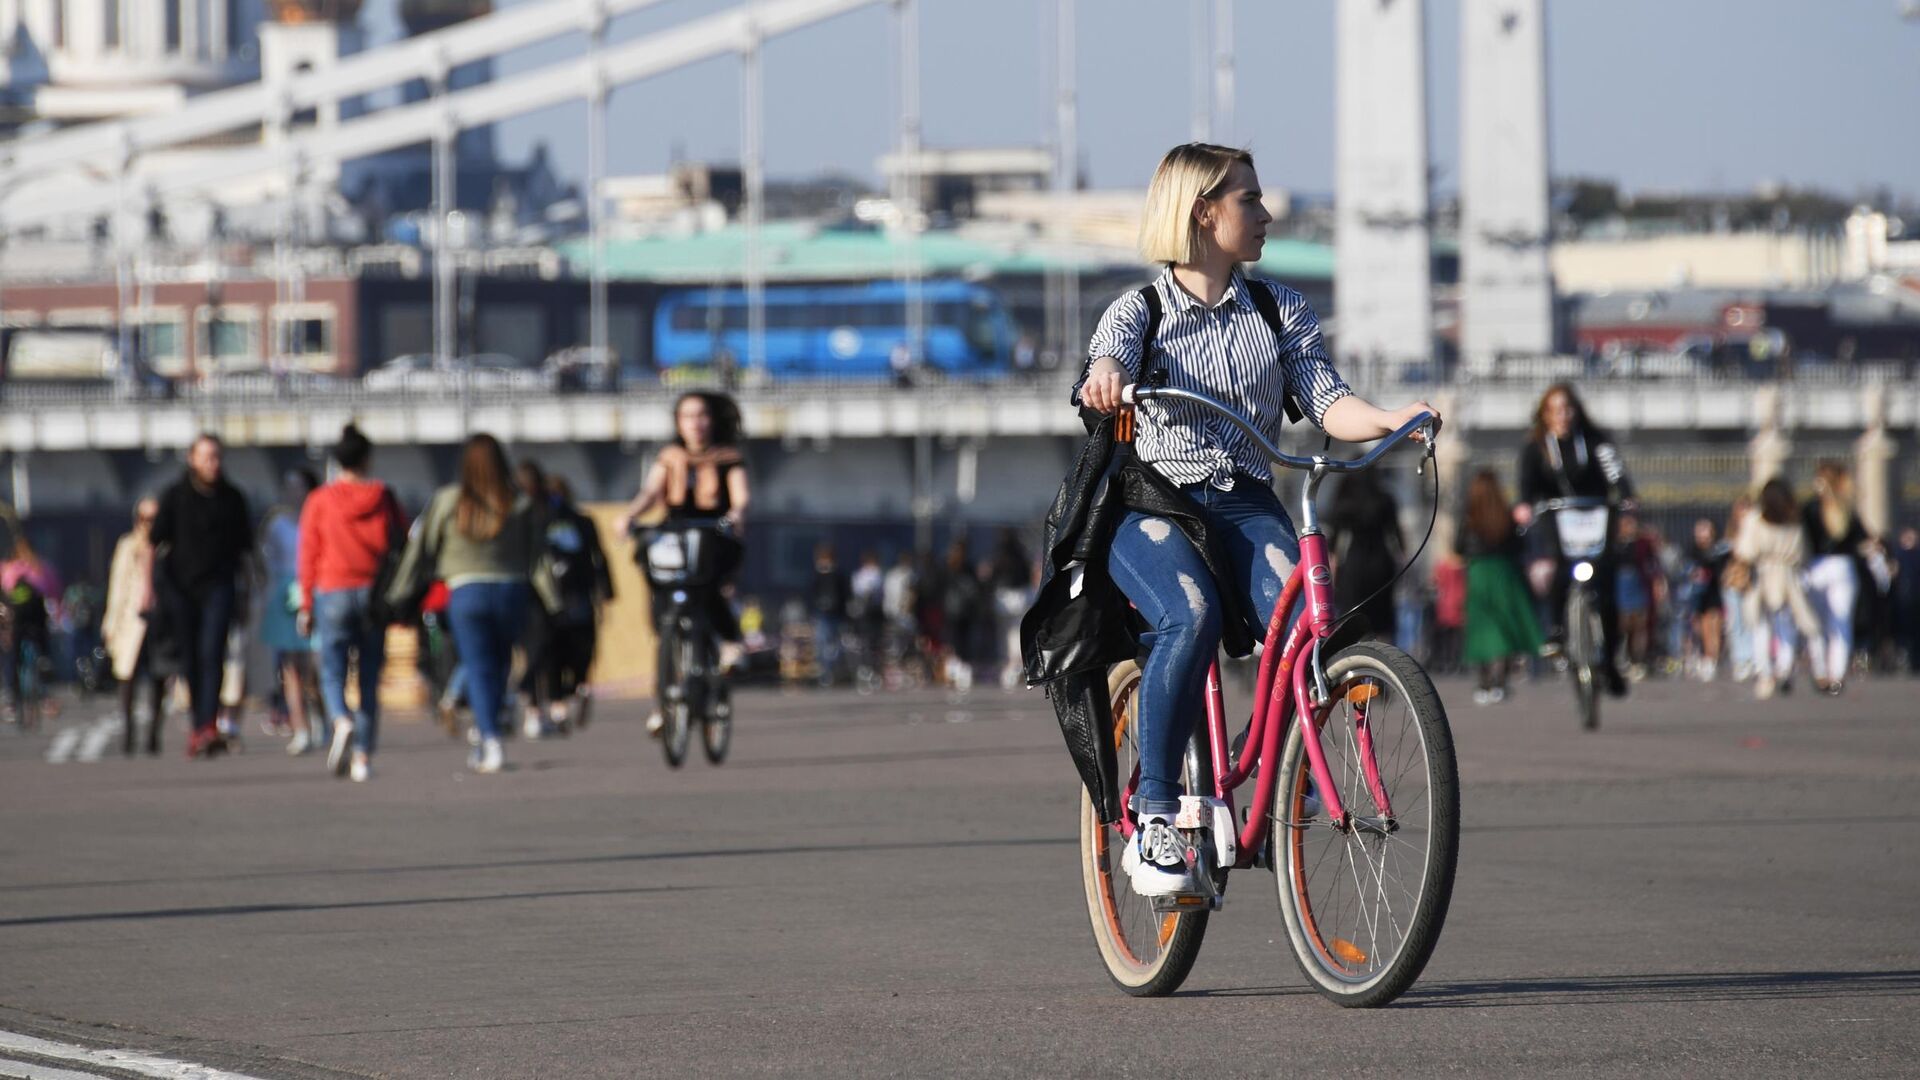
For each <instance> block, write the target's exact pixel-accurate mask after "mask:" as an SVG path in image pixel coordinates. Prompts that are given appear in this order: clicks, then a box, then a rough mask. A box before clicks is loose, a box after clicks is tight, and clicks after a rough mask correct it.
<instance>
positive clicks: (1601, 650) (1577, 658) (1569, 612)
mask: <svg viewBox="0 0 1920 1080" xmlns="http://www.w3.org/2000/svg"><path fill="white" fill-rule="evenodd" d="M1533 515H1534V516H1533V520H1534V521H1536V522H1538V521H1542V520H1545V519H1546V517H1547V516H1548V515H1551V516H1552V519H1553V531H1554V535H1555V536H1556V537H1557V542H1558V543H1559V545H1560V566H1561V568H1559V569H1556V573H1563V574H1566V575H1567V576H1568V577H1569V578H1570V579H1571V580H1569V581H1568V582H1567V609H1566V613H1565V614H1566V623H1565V625H1566V628H1567V640H1566V645H1565V647H1564V648H1563V649H1562V651H1561V656H1560V662H1561V664H1563V665H1564V666H1565V668H1566V670H1567V674H1568V675H1569V676H1571V677H1572V682H1573V700H1574V707H1575V708H1577V709H1578V710H1579V715H1580V726H1581V727H1583V728H1585V729H1587V730H1588V731H1593V730H1595V729H1596V728H1598V727H1599V726H1600V696H1601V694H1602V692H1603V691H1602V690H1601V687H1600V679H1601V665H1602V664H1610V663H1612V662H1613V658H1612V657H1610V656H1608V655H1607V637H1606V631H1605V628H1604V626H1603V625H1602V623H1601V621H1600V595H1599V592H1598V590H1597V586H1596V585H1595V582H1594V579H1595V577H1596V576H1597V574H1596V564H1597V563H1598V562H1599V561H1600V560H1601V559H1603V558H1605V557H1606V554H1607V547H1608V545H1609V544H1610V543H1611V541H1612V537H1613V507H1612V505H1611V504H1610V503H1608V502H1607V500H1606V499H1603V498H1598V497H1591V496H1579V497H1574V498H1566V499H1548V500H1546V501H1544V502H1540V503H1536V504H1534V507H1533Z"/></svg>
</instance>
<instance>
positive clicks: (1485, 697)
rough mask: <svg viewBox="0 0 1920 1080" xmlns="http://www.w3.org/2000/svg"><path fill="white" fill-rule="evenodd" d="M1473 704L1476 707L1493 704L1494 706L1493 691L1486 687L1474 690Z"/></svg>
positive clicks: (1478, 687)
mask: <svg viewBox="0 0 1920 1080" xmlns="http://www.w3.org/2000/svg"><path fill="white" fill-rule="evenodd" d="M1473 703H1474V704H1475V705H1491V704H1493V691H1491V690H1488V689H1487V688H1486V687H1484V686H1477V687H1474V690H1473Z"/></svg>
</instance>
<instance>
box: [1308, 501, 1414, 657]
mask: <svg viewBox="0 0 1920 1080" xmlns="http://www.w3.org/2000/svg"><path fill="white" fill-rule="evenodd" d="M1326 527H1327V539H1328V545H1329V547H1330V548H1331V551H1332V555H1333V559H1334V565H1335V573H1334V578H1333V597H1334V603H1335V604H1336V605H1337V606H1338V607H1339V609H1340V610H1341V611H1359V612H1360V615H1359V618H1360V619H1362V620H1364V621H1365V622H1366V627H1367V633H1368V634H1369V635H1370V636H1372V637H1376V638H1380V639H1382V640H1387V641H1391V640H1392V639H1393V633H1394V617H1393V600H1394V597H1393V591H1392V590H1391V589H1388V588H1386V585H1387V583H1388V582H1390V581H1392V580H1393V576H1394V574H1396V573H1397V572H1399V569H1400V560H1401V558H1402V557H1403V556H1404V554H1405V552H1406V543H1405V541H1404V540H1403V539H1402V537H1401V535H1400V506H1399V504H1398V503H1396V502H1395V501H1394V498H1393V495H1392V494H1390V493H1389V492H1388V491H1387V489H1386V488H1385V487H1384V486H1382V485H1381V483H1380V474H1379V473H1377V472H1374V471H1371V470H1369V471H1367V472H1357V473H1350V474H1348V475H1347V477H1346V478H1345V479H1344V480H1342V481H1341V482H1340V489H1339V490H1338V491H1336V492H1335V493H1334V496H1333V505H1332V506H1331V507H1329V508H1328V511H1327V517H1326Z"/></svg>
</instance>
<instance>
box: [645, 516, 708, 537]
mask: <svg viewBox="0 0 1920 1080" xmlns="http://www.w3.org/2000/svg"><path fill="white" fill-rule="evenodd" d="M661 529H712V530H713V531H714V532H717V533H721V534H723V535H727V536H731V535H732V534H733V519H732V518H727V517H717V516H716V517H689V518H681V519H680V520H678V521H659V522H655V523H654V524H652V525H642V524H640V523H639V522H634V523H633V524H630V525H628V526H627V535H628V536H639V535H640V534H641V533H645V532H658V531H659V530H661Z"/></svg>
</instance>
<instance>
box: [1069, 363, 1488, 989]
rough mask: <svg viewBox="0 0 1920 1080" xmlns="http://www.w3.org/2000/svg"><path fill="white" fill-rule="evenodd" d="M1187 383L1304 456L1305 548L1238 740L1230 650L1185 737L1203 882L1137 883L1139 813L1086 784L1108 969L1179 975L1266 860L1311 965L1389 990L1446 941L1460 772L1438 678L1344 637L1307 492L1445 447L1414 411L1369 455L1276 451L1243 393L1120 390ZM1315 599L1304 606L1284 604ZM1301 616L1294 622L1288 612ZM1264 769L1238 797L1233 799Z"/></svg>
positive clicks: (1117, 683)
mask: <svg viewBox="0 0 1920 1080" xmlns="http://www.w3.org/2000/svg"><path fill="white" fill-rule="evenodd" d="M1156 399H1158V400H1179V401H1186V402H1192V403H1195V404H1199V405H1202V406H1205V407H1207V408H1210V409H1212V410H1214V411H1216V412H1219V413H1220V414H1221V415H1222V416H1223V417H1224V418H1225V419H1226V420H1228V421H1230V422H1232V423H1233V424H1235V425H1236V426H1237V427H1239V428H1240V430H1241V431H1243V432H1245V433H1246V434H1247V436H1248V437H1249V438H1251V439H1252V440H1253V442H1254V445H1256V446H1258V447H1260V448H1261V449H1262V450H1263V451H1265V452H1266V453H1267V455H1268V456H1269V457H1271V458H1272V459H1273V460H1274V461H1275V462H1277V463H1278V464H1280V465H1282V466H1285V467H1287V468H1291V469H1298V470H1301V471H1303V472H1305V473H1306V474H1307V480H1306V483H1305V486H1304V492H1303V495H1302V498H1301V518H1300V525H1301V528H1300V531H1299V540H1300V561H1299V565H1298V566H1297V567H1296V568H1295V569H1294V571H1293V573H1292V575H1291V576H1290V577H1289V578H1288V579H1287V583H1286V587H1285V589H1284V591H1283V592H1282V593H1281V596H1280V599H1279V602H1278V603H1277V604H1276V606H1275V607H1274V611H1273V616H1272V618H1271V619H1270V620H1269V621H1268V624H1267V628H1266V635H1265V645H1264V648H1263V650H1262V652H1261V655H1260V662H1259V669H1258V676H1257V677H1256V679H1255V688H1254V705H1253V711H1252V715H1251V716H1250V717H1249V720H1248V724H1247V727H1246V729H1245V731H1244V732H1243V733H1242V734H1241V736H1240V737H1239V739H1238V740H1234V739H1231V738H1230V737H1229V734H1228V730H1227V718H1226V705H1225V698H1224V695H1223V693H1222V690H1221V681H1220V665H1219V662H1218V660H1217V659H1216V660H1215V661H1214V663H1213V664H1212V666H1211V667H1210V668H1209V670H1208V672H1207V681H1206V692H1205V700H1204V707H1205V719H1204V722H1203V723H1200V724H1197V725H1196V732H1195V734H1194V736H1193V739H1192V741H1191V742H1190V743H1189V745H1188V748H1187V752H1186V763H1185V768H1184V770H1183V772H1184V776H1183V779H1184V782H1185V788H1186V791H1187V792H1188V794H1187V795H1185V796H1183V797H1182V799H1181V806H1180V814H1179V817H1178V818H1177V819H1176V821H1175V827H1176V828H1179V829H1181V830H1182V832H1183V835H1185V837H1186V839H1187V840H1188V842H1189V844H1190V845H1191V847H1192V850H1193V852H1194V853H1195V854H1194V857H1195V859H1196V860H1197V863H1196V865H1195V866H1194V868H1193V869H1194V871H1195V873H1194V878H1195V880H1196V882H1197V883H1198V885H1199V889H1200V891H1199V892H1197V893H1194V894H1188V895H1175V896H1166V897H1154V898H1148V897H1143V896H1140V895H1138V894H1136V893H1134V892H1133V891H1132V888H1131V886H1130V885H1129V882H1128V876H1127V873H1126V871H1125V870H1124V869H1123V868H1122V865H1121V857H1122V854H1123V853H1124V852H1125V851H1126V848H1127V845H1128V844H1129V843H1130V842H1131V840H1132V836H1133V831H1134V828H1135V822H1134V820H1133V818H1132V816H1131V814H1130V813H1129V812H1126V811H1124V810H1123V812H1122V813H1121V815H1120V819H1119V820H1118V821H1114V822H1111V823H1103V822H1101V821H1100V815H1099V811H1098V808H1097V807H1096V806H1095V804H1094V802H1093V800H1092V798H1091V797H1089V796H1088V795H1087V794H1086V793H1085V791H1084V789H1083V791H1082V795H1081V806H1080V858H1081V868H1082V877H1083V882H1084V885H1085V889H1086V898H1087V911H1088V915H1089V918H1090V919H1091V921H1092V923H1093V932H1094V939H1095V941H1096V943H1097V945H1098V947H1099V951H1100V955H1101V959H1102V960H1103V961H1104V962H1105V964H1106V967H1107V971H1108V974H1109V975H1111V976H1112V978H1113V981H1114V982H1115V983H1116V984H1117V985H1118V986H1119V987H1120V988H1121V989H1122V990H1123V991H1125V992H1126V993H1128V994H1132V995H1135V996H1156V995H1164V994H1169V993H1172V992H1173V991H1174V990H1175V989H1177V988H1178V987H1179V986H1180V984H1181V982H1182V981H1183V980H1185V979H1186V977H1187V974H1188V972H1189V971H1190V970H1191V969H1192V967H1193V963H1194V960H1195V958H1196V957H1197V956H1198V955H1199V952H1200V945H1201V942H1202V940H1203V938H1204V937H1205V934H1206V929H1207V920H1208V918H1209V917H1210V916H1211V915H1212V913H1213V912H1214V911H1217V910H1219V909H1220V907H1221V906H1222V904H1223V902H1224V900H1225V897H1226V887H1227V878H1228V874H1229V873H1230V872H1231V871H1233V870H1247V869H1252V868H1254V867H1265V868H1267V869H1269V870H1271V871H1273V875H1274V881H1275V883H1276V886H1277V891H1278V900H1279V906H1280V915H1281V919H1282V921H1283V922H1284V923H1285V925H1286V929H1287V938H1288V943H1289V945H1290V946H1291V948H1292V951H1293V954H1294V956H1295V958H1296V959H1297V960H1298V961H1299V964H1300V969H1301V971H1302V972H1303V973H1305V975H1306V976H1307V979H1308V981H1309V982H1310V983H1312V985H1313V987H1314V988H1315V989H1316V990H1318V991H1319V992H1320V993H1321V994H1322V995H1324V996H1326V997H1328V998H1330V999H1332V1000H1333V1001H1335V1002H1337V1003H1339V1004H1341V1005H1343V1006H1348V1007H1370V1006H1378V1005H1384V1004H1386V1003H1388V1002H1390V1001H1392V1000H1393V999H1395V998H1396V997H1398V996H1399V995H1400V994H1401V993H1402V992H1404V991H1405V990H1406V989H1407V988H1408V987H1409V986H1411V985H1412V984H1413V982H1414V980H1415V979H1416V978H1418V977H1419V975H1420V972H1421V970H1422V969H1423V968H1424V967H1425V966H1426V963H1427V960H1428V958H1429V957H1431V956H1432V954H1433V949H1434V946H1435V944H1436V943H1437V942H1438V941H1439V937H1440V930H1441V927H1442V925H1443V924H1444V923H1445V921H1446V914H1447V906H1448V902H1449V900H1450V899H1451V897H1452V893H1453V878H1454V867H1455V861H1456V858H1457V855H1458V850H1459V834H1460V798H1459V779H1458V772H1457V769H1456V765H1455V761H1454V751H1453V738H1452V735H1451V733H1450V731H1449V729H1448V726H1447V715H1446V710H1445V708H1444V706H1443V705H1442V704H1441V701H1440V697H1439V694H1438V693H1436V692H1435V690H1434V688H1433V683H1432V682H1431V681H1430V680H1429V679H1428V677H1427V674H1426V672H1425V671H1423V670H1422V669H1421V668H1420V666H1419V664H1418V663H1416V662H1415V661H1414V660H1413V658H1412V657H1410V656H1408V655H1407V654H1405V653H1404V652H1401V651H1400V650H1399V649H1396V648H1394V647H1393V646H1391V645H1386V644H1382V643H1378V642H1372V641H1364V642H1358V643H1355V644H1351V645H1346V646H1344V647H1336V646H1335V645H1334V644H1333V641H1332V639H1333V635H1334V632H1335V630H1336V629H1337V627H1338V623H1339V616H1338V613H1337V612H1336V610H1335V608H1334V602H1333V574H1332V570H1331V567H1330V565H1329V563H1328V558H1327V543H1326V538H1325V537H1324V535H1322V533H1321V531H1320V525H1319V514H1318V511H1317V508H1316V506H1315V499H1316V497H1317V495H1318V493H1319V488H1320V482H1321V481H1322V480H1323V479H1324V478H1325V477H1326V476H1328V475H1329V474H1332V473H1349V472H1359V471H1361V470H1364V469H1368V468H1371V467H1372V466H1373V464H1374V463H1375V462H1377V461H1378V460H1379V459H1380V458H1381V456H1382V455H1384V454H1385V453H1386V452H1387V451H1388V450H1389V449H1391V448H1392V447H1393V446H1395V445H1397V444H1398V443H1400V442H1401V441H1403V440H1405V439H1407V438H1408V437H1410V436H1413V435H1415V434H1416V433H1418V434H1420V435H1421V436H1422V437H1423V438H1424V440H1425V443H1426V454H1427V461H1426V462H1423V463H1422V471H1424V469H1425V467H1426V465H1427V463H1428V462H1430V461H1431V458H1432V454H1433V445H1434V443H1433V439H1434V434H1435V425H1434V424H1433V417H1432V415H1431V414H1422V416H1420V417H1417V418H1415V419H1414V420H1412V421H1409V422H1408V423H1407V424H1406V425H1404V426H1402V427H1401V428H1400V429H1399V430H1397V431H1395V432H1393V433H1392V434H1391V435H1389V436H1388V437H1387V438H1385V439H1384V440H1382V441H1381V442H1380V443H1379V445H1377V446H1376V447H1374V448H1373V449H1372V450H1371V451H1369V452H1368V453H1367V454H1366V455H1364V456H1363V457H1360V458H1357V459H1353V460H1337V459H1333V458H1328V457H1325V456H1319V455H1316V456H1313V457H1294V456H1291V455H1288V454H1284V453H1281V452H1280V451H1279V450H1278V449H1276V448H1275V447H1274V446H1273V444H1272V443H1270V442H1269V441H1268V440H1267V439H1266V437H1265V436H1264V435H1263V434H1261V432H1260V431H1259V430H1258V429H1257V428H1255V427H1254V426H1253V425H1252V424H1250V423H1248V422H1247V421H1246V420H1245V419H1244V418H1243V417H1241V416H1239V415H1238V414H1237V413H1235V412H1234V411H1233V410H1232V409H1230V408H1228V407H1227V406H1225V405H1222V404H1221V403H1219V402H1218V401H1215V400H1213V399H1212V398H1209V397H1207V396H1205V395H1203V394H1198V393H1194V392H1192V391H1187V390H1181V389H1177V388H1171V387H1145V386H1137V385H1136V386H1131V387H1128V388H1127V389H1126V391H1125V392H1124V393H1123V400H1124V401H1125V402H1127V403H1128V404H1132V403H1135V402H1140V401H1150V400H1156ZM1302 601H1304V603H1305V609H1304V612H1303V614H1302V617H1301V618H1299V619H1298V620H1297V621H1291V622H1290V619H1289V616H1290V613H1291V612H1292V609H1293V608H1294V606H1295V605H1296V604H1298V603H1301V602H1302ZM1289 627H1291V628H1290V629H1289ZM1140 676H1141V673H1140V669H1139V667H1138V665H1137V664H1136V663H1134V662H1133V661H1128V662H1126V663H1122V664H1118V665H1115V666H1114V668H1113V669H1112V670H1111V672H1110V673H1109V677H1108V694H1109V700H1110V703H1111V706H1112V717H1113V725H1114V727H1113V738H1114V740H1115V744H1116V746H1117V748H1118V751H1119V753H1118V759H1119V774H1118V775H1119V776H1120V777H1122V778H1126V779H1125V783H1124V793H1123V795H1122V801H1121V805H1122V807H1125V806H1126V805H1127V802H1128V801H1129V800H1130V799H1131V797H1132V794H1133V791H1134V789H1135V787H1136V786H1137V785H1138V783H1139V756H1138V744H1137V740H1136V733H1135V730H1134V724H1135V721H1136V709H1135V708H1134V705H1135V703H1136V699H1137V696H1138V692H1139V687H1140ZM1249 783H1251V784H1252V797H1251V799H1250V800H1249V801H1248V803H1247V805H1246V806H1245V807H1244V808H1240V807H1239V806H1238V805H1237V804H1236V801H1235V795H1236V792H1239V791H1240V790H1241V789H1242V788H1244V787H1245V786H1246V785H1248V784H1249Z"/></svg>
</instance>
